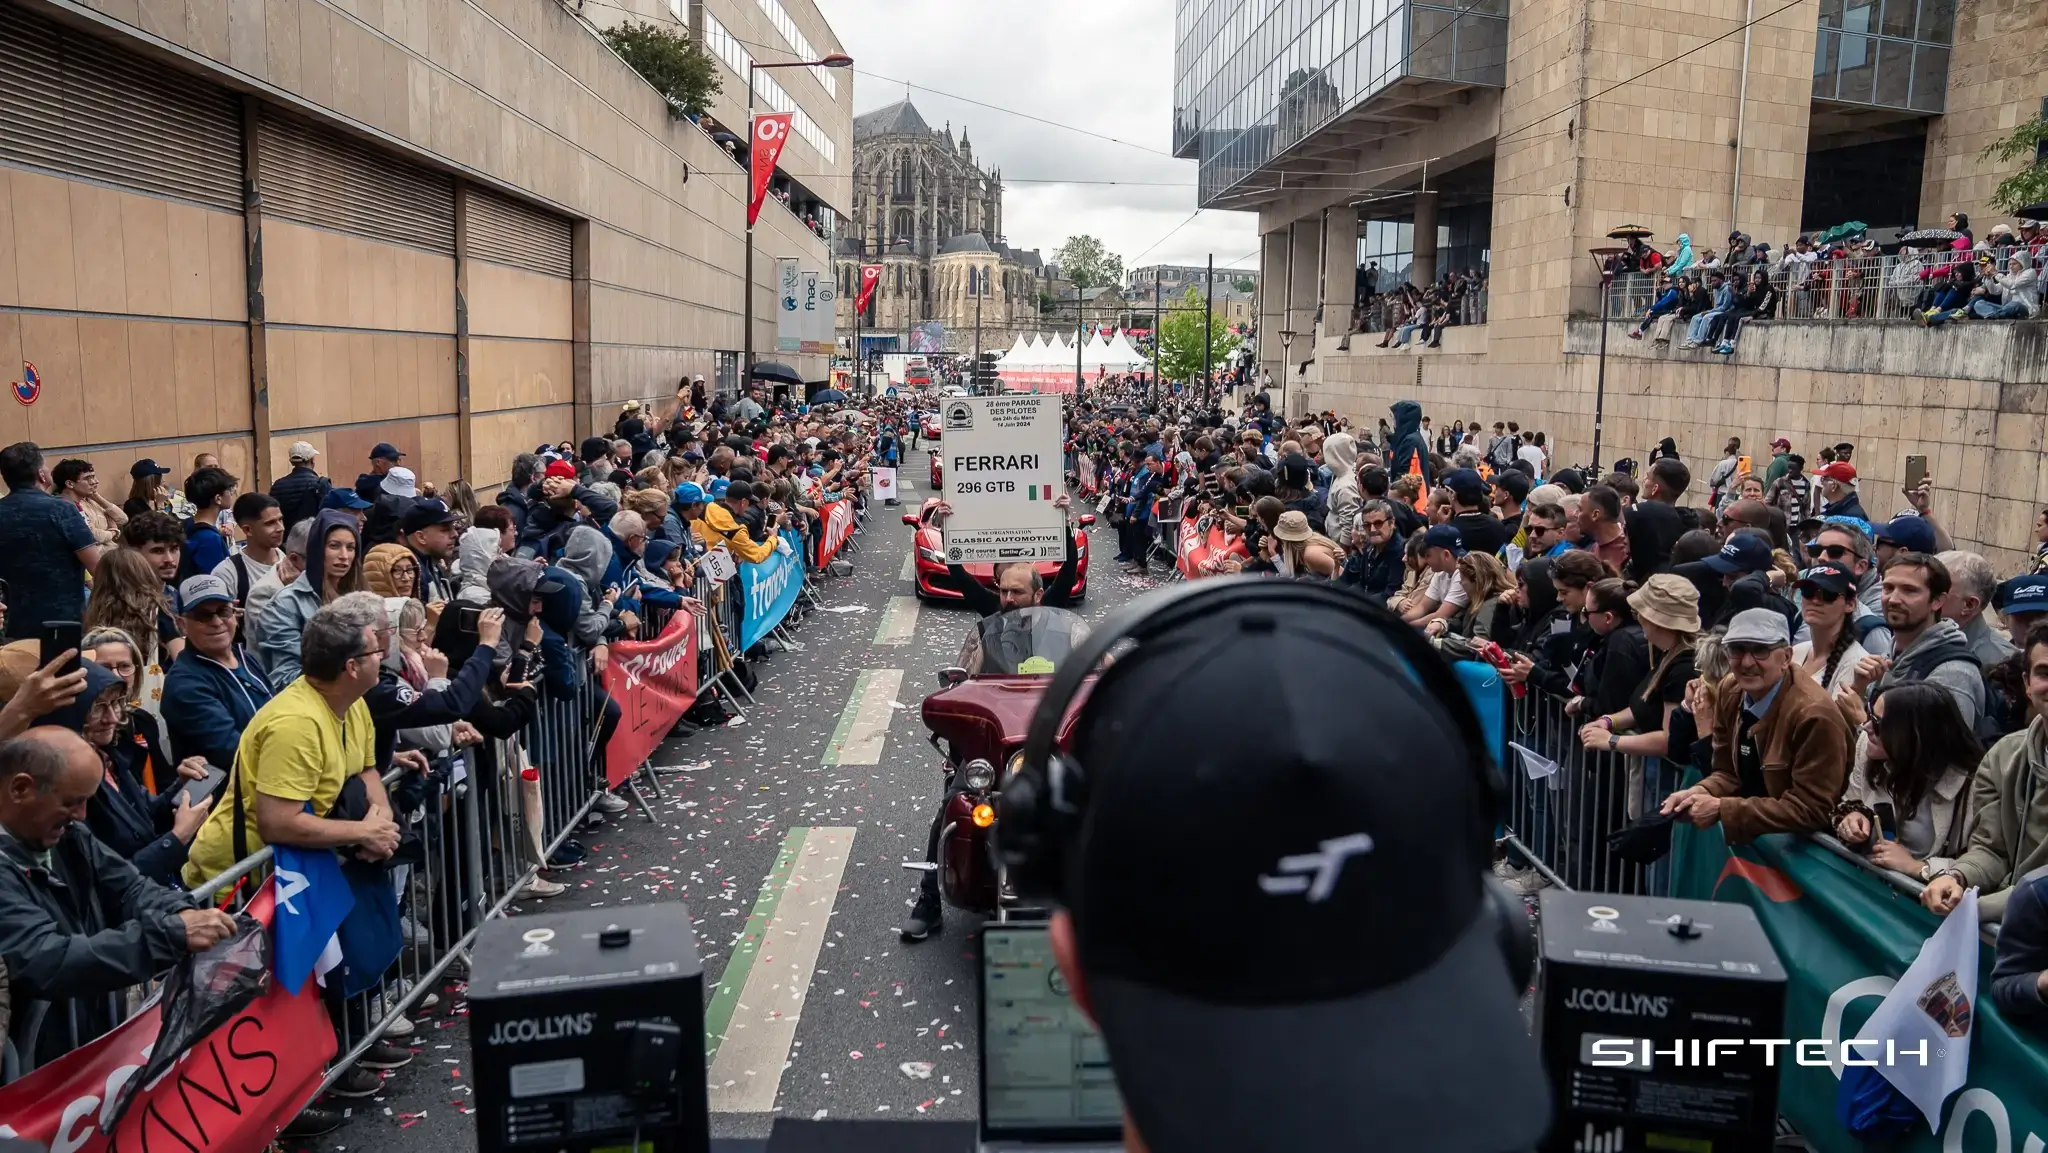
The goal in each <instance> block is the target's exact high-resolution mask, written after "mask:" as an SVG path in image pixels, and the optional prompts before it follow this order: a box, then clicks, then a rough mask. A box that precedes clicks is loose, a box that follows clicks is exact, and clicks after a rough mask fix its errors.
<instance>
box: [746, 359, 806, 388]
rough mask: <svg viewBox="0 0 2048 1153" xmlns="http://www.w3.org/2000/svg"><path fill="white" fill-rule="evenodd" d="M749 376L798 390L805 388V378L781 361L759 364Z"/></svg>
mask: <svg viewBox="0 0 2048 1153" xmlns="http://www.w3.org/2000/svg"><path fill="white" fill-rule="evenodd" d="M747 375H748V377H750V378H751V379H754V380H772V381H774V382H775V383H777V384H787V385H792V386H794V387H797V388H802V387H803V386H804V378H803V377H801V376H798V375H797V373H796V370H795V369H793V368H791V367H790V366H788V365H786V364H783V363H781V362H779V361H773V360H770V361H765V362H763V363H761V364H757V365H755V366H754V367H753V369H752V371H750V372H748V373H747Z"/></svg>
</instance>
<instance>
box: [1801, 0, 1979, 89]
mask: <svg viewBox="0 0 2048 1153" xmlns="http://www.w3.org/2000/svg"><path fill="white" fill-rule="evenodd" d="M1955 23H1956V0H1821V5H1820V36H1819V39H1818V40H1816V41H1815V42H1814V49H1813V98H1814V99H1815V100H1820V101H1831V102H1834V103H1837V104H1860V105H1874V106H1876V107H1879V108H1891V109H1897V110H1900V111H1909V112H1929V113H1939V112H1941V111H1943V110H1944V109H1945V108H1946V107H1947V96H1948V57H1949V47H1950V44H1951V42H1952V41H1953V40H1954V39H1955Z"/></svg>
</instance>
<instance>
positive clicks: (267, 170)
mask: <svg viewBox="0 0 2048 1153" xmlns="http://www.w3.org/2000/svg"><path fill="white" fill-rule="evenodd" d="M698 2H699V3H700V4H701V3H703V2H704V0H698ZM726 2H727V3H728V5H729V7H730V8H731V11H730V12H727V13H726V16H725V17H721V19H724V18H728V17H729V18H730V20H731V21H732V22H733V23H734V24H735V25H736V26H738V27H744V28H745V29H747V31H746V33H745V34H746V35H748V36H749V37H750V38H751V39H755V40H764V39H765V40H766V41H767V42H771V43H772V42H773V37H774V36H775V35H776V33H775V31H774V30H773V28H772V27H768V26H766V25H765V24H764V25H763V28H762V29H756V28H754V26H753V21H752V19H751V18H750V17H749V16H748V13H750V12H753V11H755V10H756V5H755V4H754V3H751V2H749V3H744V4H742V3H740V2H739V0H726ZM781 4H782V7H783V8H784V9H785V10H786V11H788V12H790V13H792V14H794V15H795V16H796V17H797V19H799V20H800V21H801V22H802V23H803V24H804V26H805V27H806V29H807V33H806V34H807V35H808V37H809V39H810V40H811V41H812V42H813V43H815V44H821V45H827V46H829V48H828V50H835V51H836V50H837V47H838V43H837V40H836V38H834V37H833V36H832V33H831V30H830V28H829V27H828V26H827V25H826V24H825V22H824V21H823V19H822V17H820V16H819V14H818V12H817V10H816V7H815V5H814V4H812V3H810V0H781ZM676 7H677V6H671V7H670V9H669V11H670V17H669V18H675V16H677V15H682V16H688V15H689V14H690V11H683V12H680V13H678V12H677V11H676ZM693 10H694V9H693ZM693 10H692V11H693ZM656 15H658V13H656ZM0 20H5V21H7V22H8V27H7V28H6V29H5V31H7V32H8V33H10V34H11V35H14V36H16V37H17V38H18V42H21V43H28V44H31V45H32V46H34V48H33V53H32V55H33V59H31V60H30V61H29V62H28V66H29V67H30V68H31V69H35V68H44V67H47V68H49V69H57V68H59V67H68V68H74V69H77V68H86V69H88V71H89V70H90V69H92V68H101V70H102V71H103V72H104V73H105V75H107V76H118V77H130V78H132V77H136V76H139V77H142V78H143V79H141V80H135V81H133V83H134V84H136V85H139V87H137V88H136V89H135V91H134V92H126V91H121V92H119V93H118V95H117V97H116V99H132V100H135V101H137V102H139V103H140V104H142V105H146V104H148V103H149V101H150V100H151V99H153V97H152V96H151V93H153V92H157V91H158V89H159V88H161V89H162V90H163V91H173V92H176V93H179V94H181V95H179V99H180V100H185V101H188V102H190V104H191V107H192V108H194V109H197V110H198V111H199V112H200V113H204V116H202V117H200V118H199V120H189V119H188V121H187V122H185V123H183V124H178V123H176V122H175V121H174V120H172V119H170V118H166V121H165V122H166V123H168V124H169V125H170V126H169V127H167V128H161V129H157V128H152V129H150V130H151V131H163V132H170V133H174V134H176V133H181V132H182V134H183V135H182V136H179V137H177V138H176V140H175V143H171V144H161V145H157V146H154V147H149V148H146V149H143V150H142V151H141V152H138V153H136V155H138V156H142V157H143V159H144V160H147V159H148V157H150V156H155V155H158V154H177V153H179V152H180V150H181V149H185V150H193V154H194V155H200V153H203V151H204V147H208V146H210V147H214V148H215V149H216V151H219V150H220V149H223V148H224V149H225V150H226V156H227V157H228V158H229V161H228V162H227V163H224V164H223V163H221V162H219V161H218V158H213V159H208V158H207V157H206V156H203V155H201V156H200V159H197V160H192V161H191V162H190V164H189V165H188V167H207V166H209V165H210V166H211V167H210V169H209V170H208V171H207V172H204V173H202V174H201V176H200V177H196V178H192V181H189V182H188V183H194V187H187V186H186V185H184V184H180V183H178V182H179V181H181V180H186V177H185V176H183V175H180V171H182V170H178V169H175V168H170V169H166V170H165V171H166V173H168V174H167V175H162V176H161V177H157V176H152V175H151V174H150V172H147V171H143V169H146V168H148V167H149V165H148V164H145V163H142V162H141V161H138V162H137V168H136V171H135V172H132V173H131V172H126V171H124V170H123V167H122V166H121V165H118V164H102V165H101V166H100V167H94V165H95V163H98V162H96V161H94V160H93V158H92V148H93V146H94V145H95V144H96V143H97V142H96V141H92V140H88V139H87V138H86V136H85V135H84V134H81V135H80V137H79V140H80V144H79V148H78V153H77V155H76V156H72V155H68V154H66V155H60V156H59V157H58V158H57V160H55V161H54V162H50V163H47V164H43V163H31V162H29V161H26V160H23V159H22V158H20V157H19V156H10V155H9V154H7V153H6V152H4V151H0V373H5V374H6V375H7V377H8V378H9V379H14V378H18V376H19V375H20V373H19V372H18V371H17V370H16V367H17V366H19V365H21V364H23V362H29V363H33V364H34V365H35V366H36V368H37V371H38V374H39V376H40V377H41V378H42V380H43V382H44V388H43V394H42V396H41V397H40V398H39V399H38V401H37V403H36V404H35V405H33V406H23V405H18V404H17V405H10V406H9V407H8V408H7V409H6V410H0V441H13V440H16V439H34V440H35V441H37V442H38V443H39V444H41V445H42V446H44V448H45V449H46V450H47V451H49V452H50V453H51V454H52V457H53V459H54V458H55V457H56V456H57V455H72V454H74V453H78V452H85V453H89V454H91V455H95V456H98V457H100V458H101V460H100V461H99V462H98V463H99V464H100V471H101V473H102V475H107V474H115V475H118V473H119V472H120V471H122V470H123V469H124V468H125V465H126V463H127V462H128V461H129V460H132V459H135V458H137V457H142V456H155V457H156V458H158V459H160V460H163V461H164V462H165V463H167V464H171V465H173V468H174V473H175V474H176V475H175V476H174V478H173V479H174V480H176V479H180V478H181V477H182V474H183V470H184V469H185V468H186V467H189V464H188V462H189V460H190V458H191V456H192V455H193V454H195V453H197V452H199V451H215V452H218V453H220V455H221V456H222V459H223V463H224V464H225V465H226V466H227V467H228V468H229V469H230V470H231V471H234V472H236V473H237V474H238V475H240V476H241V477H242V478H243V484H244V487H245V488H248V487H253V486H257V485H260V484H263V483H267V481H268V479H269V478H270V477H272V476H275V475H276V474H277V473H278V472H280V471H282V469H283V468H284V466H285V460H284V454H285V451H286V448H287V446H288V445H289V444H290V442H292V441H294V440H299V439H306V440H311V441H313V442H314V443H315V445H316V446H317V447H320V448H321V449H322V450H323V451H324V452H325V453H326V456H325V457H324V458H323V460H322V462H321V463H322V466H323V468H324V469H326V470H327V471H329V472H330V473H331V474H333V475H336V476H352V475H353V471H352V470H355V469H357V468H359V467H360V463H359V462H360V461H362V460H363V458H364V457H365V456H366V455H367V451H368V448H369V446H370V445H371V444H373V443H375V442H376V441H379V440H388V441H392V442H394V443H397V444H398V445H399V446H400V447H401V448H403V449H404V450H405V451H406V452H407V453H409V454H410V455H411V459H410V460H408V462H407V463H408V464H411V465H414V466H416V467H417V469H418V471H419V473H420V475H421V476H422V477H423V478H429V479H437V480H442V481H446V480H449V479H453V478H455V477H457V476H462V477H467V478H469V479H470V480H471V481H472V483H474V484H475V485H476V486H477V487H478V488H485V487H487V486H490V485H492V484H495V483H500V482H502V480H503V479H504V476H505V473H506V470H507V468H508V467H509V463H510V460H511V457H512V455H513V454H514V453H517V452H521V451H530V450H531V449H532V448H533V447H534V446H535V445H536V444H540V443H542V442H552V441H557V440H562V439H567V438H570V437H572V436H575V435H578V434H581V433H583V432H586V431H588V430H591V429H593V428H594V429H597V430H608V429H609V428H610V426H611V423H612V417H613V415H614V414H615V413H616V412H617V411H618V407H619V405H620V404H621V403H623V402H624V401H626V400H629V399H638V400H643V401H651V402H661V403H666V402H668V401H669V400H670V399H671V398H672V397H673V395H674V393H675V389H676V387H677V384H678V382H679V381H682V380H686V379H687V378H688V377H689V376H691V375H693V374H699V373H701V374H703V375H705V376H706V377H707V378H710V377H714V376H715V375H717V374H719V373H720V372H721V370H723V371H724V372H725V373H726V374H728V375H730V374H731V373H733V372H734V371H735V367H736V360H737V353H738V351H739V350H740V349H741V347H742V344H743V339H742V323H741V317H742V311H743V310H742V299H743V298H742V285H741V274H740V270H741V269H742V268H743V267H744V248H745V245H744V235H745V203H744V198H745V196H746V188H747V186H746V182H745V179H744V176H745V174H744V172H743V171H741V169H740V168H739V166H738V165H737V164H736V163H735V162H734V160H733V159H732V158H731V157H730V156H729V155H728V154H727V153H726V152H725V151H724V150H723V149H721V148H719V147H718V146H717V145H715V144H714V143H713V142H712V141H711V139H710V138H709V136H708V135H707V134H706V133H705V132H704V131H703V130H701V129H700V128H699V127H697V126H696V125H694V124H692V123H691V122H689V121H687V120H682V119H677V118H674V117H672V116H671V115H670V114H669V110H668V108H667V107H666V106H665V104H664V102H663V101H662V100H661V99H660V97H659V96H657V95H656V94H655V93H654V91H653V90H652V89H650V88H649V87H648V86H647V85H646V84H645V83H644V82H643V81H642V80H641V79H640V78H639V77H638V76H637V75H635V74H634V73H633V72H632V71H631V70H630V69H628V68H627V67H626V66H625V65H624V63H623V62H621V61H620V60H619V58H618V57H617V56H616V55H614V54H613V53H612V52H611V51H610V50H609V49H608V48H606V47H605V45H604V44H603V42H602V41H601V40H600V39H599V38H598V36H597V35H596V31H595V28H594V27H593V26H592V25H591V24H590V23H588V22H587V21H586V20H585V19H583V18H581V17H579V16H578V15H577V14H576V13H574V12H573V11H571V10H570V9H568V8H564V7H563V6H561V5H559V4H556V3H552V2H538V0H451V2H449V3H435V4H410V3H404V4H401V3H389V4H386V3H361V2H356V0H235V2H232V3H220V2H212V0H147V2H140V3H138V0H30V2H28V3H22V4H9V5H6V6H4V7H0ZM764 29H765V32H764ZM44 57H47V58H48V59H47V60H46V59H44ZM102 59H104V60H105V61H106V62H107V63H104V64H103V65H101V64H94V63H93V61H96V60H102ZM59 61H63V62H64V63H62V64H60V63H59ZM80 61H83V63H80ZM16 63H19V62H16ZM53 75H54V73H53ZM95 75H98V73H95ZM784 77H785V79H786V80H787V84H786V85H785V87H786V88H787V89H788V90H790V92H791V93H792V94H794V95H795V96H796V97H797V98H798V99H799V100H800V101H802V102H803V104H804V106H805V107H806V108H807V109H809V110H810V114H811V115H812V116H813V118H814V120H815V121H816V122H817V123H818V124H819V125H821V126H823V128H824V129H825V130H826V131H827V132H828V133H836V134H837V139H838V142H839V145H840V147H839V149H838V153H839V156H840V158H841V160H842V162H846V161H850V158H851V148H850V142H849V140H848V137H849V135H850V124H851V100H852V92H851V76H850V75H849V74H842V78H841V80H840V81H839V85H838V94H837V96H836V97H828V96H827V95H826V94H825V93H824V90H823V89H822V88H817V89H816V90H815V91H813V90H811V89H809V88H806V87H805V85H810V84H812V83H813V82H812V81H810V80H808V79H799V78H797V77H794V76H790V75H789V74H786V73H785V74H784ZM96 82H97V81H96ZM106 83H108V84H112V85H114V87H115V89H119V87H120V84H128V83H130V81H129V80H120V81H119V83H118V84H117V83H116V82H115V81H106ZM724 83H725V85H726V92H727V95H726V96H723V97H721V98H720V99H721V101H724V102H725V103H730V104H733V105H734V109H733V110H725V109H723V108H721V110H722V111H726V113H727V114H728V115H730V116H731V117H732V118H733V119H734V120H738V119H740V118H742V117H743V116H744V107H745V105H744V98H745V88H744V81H743V80H742V79H739V78H737V77H735V76H734V75H732V74H730V73H728V74H726V75H725V77H724ZM153 86H154V87H153ZM128 119H129V120H130V121H133V120H134V119H135V118H133V117H130V118H128ZM200 120H203V121H204V123H203V124H202V123H200ZM47 127H49V129H50V131H52V132H56V131H59V130H61V129H64V128H65V127H66V125H55V126H47ZM123 130H125V131H131V132H132V131H137V129H135V128H133V126H132V124H131V126H130V127H129V128H127V129H121V128H120V126H119V125H118V124H115V125H114V127H112V128H108V131H110V132H118V131H123ZM95 131H97V128H95ZM204 132H212V133H213V134H214V138H212V139H211V140H210V143H209V141H208V140H201V139H200V136H201V135H202V134H203V133H204ZM144 143H147V141H144ZM294 149H297V151H293V150H294ZM806 150H810V145H809V144H808V143H806V142H803V141H793V142H792V144H791V147H790V150H789V151H788V152H786V153H785V154H784V160H783V165H784V167H785V168H786V169H788V170H790V171H792V172H795V171H805V172H811V173H820V172H825V171H826V170H827V167H828V161H827V160H826V159H825V158H824V157H822V156H819V155H816V154H815V150H810V151H811V154H809V155H806ZM144 153H146V154H147V155H144ZM152 163H153V161H152ZM245 176H246V177H247V179H248V182H249V183H250V184H251V185H252V186H253V192H254V194H255V196H254V199H253V200H252V201H251V202H250V203H249V204H248V205H246V206H245V205H244V204H243V198H242V196H241V194H240V187H241V183H242V181H243V179H244V177H245ZM825 183H827V182H824V181H813V182H812V184H811V187H812V189H813V191H817V190H818V189H819V187H820V186H821V185H823V184H825ZM199 186H204V187H199ZM839 186H840V188H841V189H842V191H843V189H844V188H845V186H846V185H845V181H844V179H841V180H840V181H839ZM344 193H346V194H345V195H344ZM827 244H828V241H827V239H826V238H825V237H821V236H819V235H817V234H816V233H815V232H814V231H813V230H812V229H810V228H809V227H807V226H805V224H804V223H803V222H801V221H799V220H797V219H796V218H795V217H793V216H792V215H791V214H790V213H789V212H788V211H787V210H786V209H784V208H783V207H782V206H781V205H780V204H776V203H770V204H769V205H768V206H767V207H766V208H765V209H764V211H763V213H762V216H761V222H760V227H759V228H758V230H757V259H756V265H755V278H754V279H755V285H754V291H755V296H756V302H757V303H756V307H755V317H754V319H755V324H754V329H755V337H754V344H755V347H756V349H757V350H763V349H772V348H773V347H774V315H775V314H774V312H773V311H772V309H771V308H770V307H769V301H770V299H771V295H772V289H771V287H770V284H769V281H770V278H771V277H772V275H773V269H774V260H773V257H774V256H776V255H792V254H796V255H803V256H805V257H807V258H808V259H810V260H811V261H812V262H813V263H814V264H815V265H816V266H819V267H822V266H824V265H825V263H826V262H827V260H828V259H829V253H828V248H827ZM251 301H256V302H259V304H260V311H259V312H257V313H256V314H255V315H253V316H252V314H251V306H250V302H251ZM810 359H812V360H815V361H816V363H815V364H809V365H800V366H799V369H800V371H805V372H806V375H811V376H815V377H818V378H822V377H823V376H824V375H825V362H824V358H823V357H815V358H810Z"/></svg>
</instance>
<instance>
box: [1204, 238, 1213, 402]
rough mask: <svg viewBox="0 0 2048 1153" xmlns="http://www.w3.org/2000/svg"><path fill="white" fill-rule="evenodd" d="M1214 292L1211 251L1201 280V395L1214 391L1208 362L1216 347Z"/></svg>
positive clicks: (1211, 372)
mask: <svg viewBox="0 0 2048 1153" xmlns="http://www.w3.org/2000/svg"><path fill="white" fill-rule="evenodd" d="M1215 292H1216V254H1215V253H1213V252H1212V253H1210V254H1209V271H1208V272H1207V273H1206V274H1204V279H1203V281H1202V395H1203V396H1204V397H1206V396H1208V395H1209V394H1210V393H1212V392H1214V391H1216V378H1215V376H1214V375H1213V373H1214V367H1213V366H1212V365H1211V364H1210V362H1209V356H1210V352H1211V350H1212V349H1214V348H1215V347H1216V338H1215V336H1214V334H1213V333H1212V331H1211V330H1212V329H1213V328H1215V326H1216V306H1215V305H1214V304H1213V303H1211V301H1212V299H1213V297H1214V294H1215Z"/></svg>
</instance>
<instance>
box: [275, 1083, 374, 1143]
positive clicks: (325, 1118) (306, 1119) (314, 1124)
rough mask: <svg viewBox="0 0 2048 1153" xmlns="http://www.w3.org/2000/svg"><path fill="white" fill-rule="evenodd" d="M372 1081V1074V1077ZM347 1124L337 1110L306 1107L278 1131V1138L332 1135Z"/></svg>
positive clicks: (346, 1120) (314, 1106)
mask: <svg viewBox="0 0 2048 1153" xmlns="http://www.w3.org/2000/svg"><path fill="white" fill-rule="evenodd" d="M372 1077H373V1079H374V1074H373V1075H372ZM347 1123H348V1118H346V1117H344V1116H342V1115H341V1110H339V1109H328V1108H325V1107H323V1106H320V1105H308V1106H306V1107H305V1108H304V1109H301V1110H299V1115H298V1116H296V1117H294V1118H292V1120H291V1124H289V1125H286V1126H285V1127H284V1128H283V1129H281V1130H279V1131H278V1134H277V1135H278V1136H280V1137H319V1136H321V1135H323V1134H326V1133H332V1132H334V1131H335V1130H336V1129H339V1128H341V1127H342V1126H343V1125H345V1124H347Z"/></svg>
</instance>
